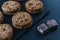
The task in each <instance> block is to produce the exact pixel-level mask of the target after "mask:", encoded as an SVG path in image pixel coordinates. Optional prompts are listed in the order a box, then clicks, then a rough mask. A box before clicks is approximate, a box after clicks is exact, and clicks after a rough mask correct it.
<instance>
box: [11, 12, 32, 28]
mask: <svg viewBox="0 0 60 40" xmlns="http://www.w3.org/2000/svg"><path fill="white" fill-rule="evenodd" d="M12 24H13V26H14V27H16V28H17V29H25V28H28V27H30V26H31V25H32V17H31V15H30V14H29V13H27V12H18V13H16V14H14V15H13V17H12Z"/></svg>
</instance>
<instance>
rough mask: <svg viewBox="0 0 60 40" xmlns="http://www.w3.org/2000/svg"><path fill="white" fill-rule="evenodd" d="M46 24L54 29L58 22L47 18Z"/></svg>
mask: <svg viewBox="0 0 60 40" xmlns="http://www.w3.org/2000/svg"><path fill="white" fill-rule="evenodd" d="M47 25H48V26H49V27H50V28H52V29H55V28H56V27H57V26H58V23H57V22H56V20H54V19H53V20H48V21H47Z"/></svg>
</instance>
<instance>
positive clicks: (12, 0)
mask: <svg viewBox="0 0 60 40" xmlns="http://www.w3.org/2000/svg"><path fill="white" fill-rule="evenodd" d="M10 1H20V2H22V1H23V0H10Z"/></svg>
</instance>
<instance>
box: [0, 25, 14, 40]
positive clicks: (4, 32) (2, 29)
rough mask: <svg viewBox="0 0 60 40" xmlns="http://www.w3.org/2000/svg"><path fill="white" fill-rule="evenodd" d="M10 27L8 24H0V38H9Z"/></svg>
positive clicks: (3, 39)
mask: <svg viewBox="0 0 60 40" xmlns="http://www.w3.org/2000/svg"><path fill="white" fill-rule="evenodd" d="M12 31H13V30H12V27H11V26H10V25H9V24H0V39H1V40H11V38H12V35H13V34H12V33H13V32H12Z"/></svg>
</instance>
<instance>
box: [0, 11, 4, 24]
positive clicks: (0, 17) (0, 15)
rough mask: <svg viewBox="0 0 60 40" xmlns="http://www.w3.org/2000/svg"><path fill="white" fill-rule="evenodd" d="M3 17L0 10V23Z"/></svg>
mask: <svg viewBox="0 0 60 40" xmlns="http://www.w3.org/2000/svg"><path fill="white" fill-rule="evenodd" d="M3 19H4V16H3V13H2V12H1V11H0V23H2V21H3Z"/></svg>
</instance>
